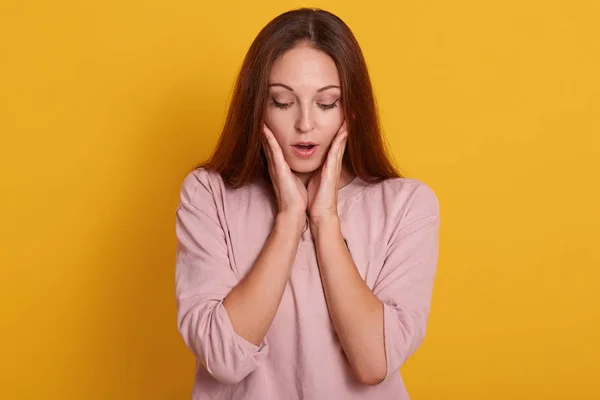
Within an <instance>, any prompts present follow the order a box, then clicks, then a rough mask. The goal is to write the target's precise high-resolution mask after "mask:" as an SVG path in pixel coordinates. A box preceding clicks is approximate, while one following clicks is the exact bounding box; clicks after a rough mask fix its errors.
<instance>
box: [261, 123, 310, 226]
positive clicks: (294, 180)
mask: <svg viewBox="0 0 600 400" xmlns="http://www.w3.org/2000/svg"><path fill="white" fill-rule="evenodd" d="M263 133H264V139H263V149H264V152H265V155H266V156H267V160H268V163H269V175H270V176H271V182H272V183H273V189H274V190H275V196H276V197H277V205H278V207H279V213H280V214H285V215H289V216H293V217H300V218H302V219H304V218H306V210H307V207H308V194H307V191H306V187H305V186H304V184H303V183H302V181H300V178H298V177H297V176H296V174H294V173H293V172H292V170H291V169H290V166H289V165H288V163H287V162H286V161H285V158H284V157H283V151H282V150H281V147H280V146H279V143H277V139H275V136H274V135H273V132H271V130H270V129H269V128H268V127H267V125H266V124H264V123H263Z"/></svg>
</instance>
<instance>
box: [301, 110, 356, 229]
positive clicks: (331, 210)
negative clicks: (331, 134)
mask: <svg viewBox="0 0 600 400" xmlns="http://www.w3.org/2000/svg"><path fill="white" fill-rule="evenodd" d="M347 138H348V131H347V127H346V122H345V121H344V123H343V124H342V126H341V127H340V129H339V130H338V133H337V134H336V136H335V138H334V139H333V142H332V143H331V147H330V148H329V152H328V153H327V159H326V160H325V163H324V164H323V166H322V167H321V168H320V169H319V170H318V171H317V172H316V173H315V174H314V175H313V176H312V177H311V178H310V181H309V182H308V186H307V190H308V214H309V217H310V223H311V225H318V224H319V223H320V222H321V221H323V220H324V219H327V218H331V217H336V218H337V217H338V212H337V194H338V188H339V182H340V175H341V172H342V160H343V158H344V151H345V149H346V142H347V140H348V139H347Z"/></svg>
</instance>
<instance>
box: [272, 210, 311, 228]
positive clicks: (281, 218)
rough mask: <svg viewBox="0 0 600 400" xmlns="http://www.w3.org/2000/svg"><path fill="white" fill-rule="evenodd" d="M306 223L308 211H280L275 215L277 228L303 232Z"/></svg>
mask: <svg viewBox="0 0 600 400" xmlns="http://www.w3.org/2000/svg"><path fill="white" fill-rule="evenodd" d="M305 225H306V212H303V213H300V212H291V211H283V212H279V213H278V214H277V216H276V217H275V229H277V230H284V231H290V230H292V231H293V232H297V233H302V231H303V230H304V226H305Z"/></svg>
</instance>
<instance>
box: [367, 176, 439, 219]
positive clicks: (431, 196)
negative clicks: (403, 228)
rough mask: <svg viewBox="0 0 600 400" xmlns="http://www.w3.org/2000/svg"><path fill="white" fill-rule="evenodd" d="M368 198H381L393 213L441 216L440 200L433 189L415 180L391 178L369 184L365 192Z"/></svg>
mask: <svg viewBox="0 0 600 400" xmlns="http://www.w3.org/2000/svg"><path fill="white" fill-rule="evenodd" d="M363 192H364V195H365V196H366V197H367V199H368V198H369V197H371V198H372V199H369V200H375V199H374V198H380V199H381V200H382V201H383V204H384V205H385V206H386V208H390V209H391V210H390V211H392V212H394V211H395V212H398V213H400V214H403V215H406V214H408V213H413V214H414V213H417V214H420V215H430V216H436V217H437V216H439V200H438V197H437V195H436V193H435V191H434V190H433V188H432V187H431V186H430V185H428V184H427V183H425V182H423V181H421V180H419V179H414V178H389V179H385V180H383V181H381V182H378V183H373V184H369V185H368V186H367V188H366V190H364V191H363Z"/></svg>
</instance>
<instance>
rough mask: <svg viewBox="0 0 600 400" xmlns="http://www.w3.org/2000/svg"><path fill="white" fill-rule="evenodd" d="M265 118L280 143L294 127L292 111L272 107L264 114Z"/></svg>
mask: <svg viewBox="0 0 600 400" xmlns="http://www.w3.org/2000/svg"><path fill="white" fill-rule="evenodd" d="M263 119H264V122H265V124H266V125H267V127H268V128H269V129H270V130H271V132H273V135H274V136H275V138H276V139H277V141H278V142H279V143H281V142H282V140H283V139H284V138H285V136H286V135H287V134H288V132H289V131H290V130H291V129H293V127H294V120H293V118H292V113H289V112H281V111H280V110H274V109H272V108H270V107H268V108H267V110H266V111H265V113H264V114H263ZM292 133H293V132H292Z"/></svg>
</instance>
